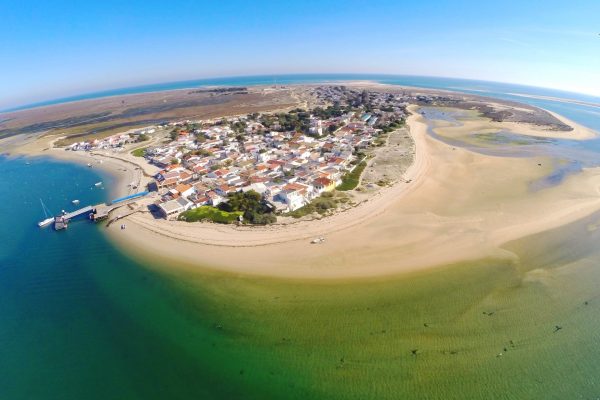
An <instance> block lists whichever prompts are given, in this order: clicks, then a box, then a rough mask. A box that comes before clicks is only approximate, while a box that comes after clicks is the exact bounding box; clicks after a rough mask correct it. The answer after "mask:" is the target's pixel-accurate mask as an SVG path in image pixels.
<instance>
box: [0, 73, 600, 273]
mask: <svg viewBox="0 0 600 400" xmlns="http://www.w3.org/2000/svg"><path fill="white" fill-rule="evenodd" d="M186 96H189V98H188V99H187V100H185V98H186ZM197 96H200V97H199V98H197ZM182 97H183V98H184V99H182ZM190 99H194V100H193V101H192V100H190ZM144 101H146V102H147V103H144V106H143V107H142V106H140V105H138V106H137V108H135V109H134V110H137V111H136V112H133V111H132V108H131V107H125V106H123V109H120V111H119V112H117V111H115V110H114V107H115V106H116V107H117V108H121V105H122V103H123V102H125V103H127V102H132V103H135V102H137V103H143V102H144ZM96 103H100V104H98V105H97V107H98V114H97V115H98V116H97V117H94V118H92V120H91V121H90V118H89V117H90V114H85V115H83V116H80V117H71V119H68V120H67V119H65V118H58V119H55V120H54V122H53V123H52V122H51V121H50V122H49V121H41V120H32V118H34V117H35V116H32V112H31V111H35V112H34V113H33V114H36V113H37V114H38V116H37V118H42V119H43V118H47V114H48V110H45V114H44V113H42V112H41V111H39V110H37V111H36V110H31V111H30V112H29V113H27V118H25V117H22V120H21V121H20V119H19V117H20V115H19V113H18V112H17V113H14V115H10V116H9V117H11V119H10V121H9V122H10V126H11V128H10V129H9V128H5V130H4V132H10V133H12V134H13V137H14V135H21V140H20V141H19V142H18V146H15V148H16V151H19V152H23V153H26V154H50V155H52V156H56V157H61V158H67V159H70V160H74V161H77V162H81V163H84V164H86V165H88V166H89V167H92V168H103V169H105V170H107V171H110V172H111V173H113V174H114V175H115V176H117V177H118V178H119V180H118V183H117V187H116V188H115V189H114V193H113V197H119V199H123V198H127V199H129V200H128V201H127V204H124V205H123V206H122V207H118V208H116V210H115V211H112V212H108V213H107V214H108V215H106V217H107V219H108V222H107V224H106V226H107V227H108V229H107V232H108V233H109V234H110V237H111V238H112V239H113V240H114V241H115V243H116V244H117V245H120V246H122V248H124V249H125V250H126V251H133V252H136V253H138V254H140V255H142V256H146V257H147V258H148V260H149V261H152V260H156V259H167V260H172V261H173V260H174V261H176V264H177V265H180V266H182V267H185V266H192V267H193V268H196V267H198V265H200V266H202V267H204V268H209V269H210V268H216V269H220V270H228V271H235V272H245V273H253V274H261V275H270V276H273V275H275V276H293V277H311V278H315V277H318V278H329V277H331V278H340V277H356V276H376V275H382V274H383V275H385V274H394V273H398V272H409V271H414V270H418V269H422V268H426V267H435V266H437V265H442V264H443V265H446V264H448V263H451V262H453V261H460V260H465V259H478V258H485V257H494V258H495V257H499V258H506V257H509V258H510V257H511V254H510V252H507V251H506V250H504V249H503V247H502V246H503V245H504V244H505V243H507V242H510V241H511V240H514V239H518V238H520V237H523V236H526V235H529V234H533V233H536V232H539V231H542V230H546V229H550V228H552V227H555V226H559V225H563V224H565V223H567V222H568V221H572V220H575V219H577V218H580V217H582V216H585V215H588V214H590V213H591V212H592V211H593V210H595V209H597V207H598V206H599V205H600V200H599V199H598V198H597V195H596V187H597V186H598V183H599V180H600V175H599V173H598V172H597V171H596V170H595V169H590V170H586V171H583V172H582V173H579V174H575V175H573V176H570V177H568V179H566V180H565V182H562V183H561V184H560V185H546V186H544V185H545V182H546V180H547V177H548V176H551V175H553V174H555V173H556V171H557V168H558V167H557V165H558V164H557V162H556V160H557V157H556V155H553V154H550V153H549V152H548V153H544V152H543V151H542V152H537V153H535V154H534V153H531V154H518V152H519V151H526V146H522V145H523V144H524V143H525V144H527V143H530V142H531V141H536V140H537V141H539V143H540V145H542V144H544V143H547V141H549V140H558V139H561V138H562V139H570V140H584V139H588V138H591V137H594V136H595V135H596V134H595V132H592V131H591V130H589V129H587V128H585V127H582V126H579V125H577V124H576V123H574V122H573V121H569V120H568V119H566V118H564V117H562V116H560V115H556V114H554V113H551V112H549V111H546V110H542V109H539V108H536V107H533V106H529V105H525V104H520V103H515V102H511V101H503V100H498V99H491V98H486V97H482V96H475V95H467V94H462V93H455V92H448V91H442V90H432V89H422V88H404V87H397V86H387V85H381V84H376V83H373V82H339V83H332V84H319V85H316V84H315V85H287V86H267V87H252V88H241V87H236V88H229V89H227V88H213V89H206V90H196V91H176V92H175V93H171V94H170V93H167V94H160V95H159V94H150V95H136V96H126V97H125V98H123V99H121V98H117V99H103V100H96V101H95V103H94V104H96ZM171 103H173V104H171ZM102 104H104V106H106V107H108V108H109V109H111V111H110V112H109V111H106V110H103V108H102ZM88 106H89V105H88ZM55 107H57V108H58V109H59V110H58V111H55V117H54V118H57V116H58V115H63V114H62V113H64V112H66V111H64V110H63V111H61V108H66V109H70V110H71V111H72V110H73V109H77V110H79V109H81V108H82V105H81V104H78V103H76V104H67V105H62V106H55ZM89 108H90V107H87V110H88V111H86V112H89ZM91 108H93V107H91ZM148 113H150V114H151V115H152V118H148V117H147V116H146V117H140V115H145V114H148ZM84 117H85V118H87V120H84V119H83V118H84ZM158 117H160V122H157V121H158ZM136 118H137V119H136ZM139 118H141V119H139ZM98 120H100V121H101V122H98ZM124 120H127V122H124ZM149 121H151V122H152V124H151V125H148V124H147V122H149ZM139 124H142V126H137V125H139ZM124 126H127V127H128V128H129V129H127V130H125V131H123V127H124ZM131 126H134V127H131ZM36 127H37V128H36ZM40 127H42V128H43V129H46V130H47V131H46V133H45V134H44V135H42V136H41V137H39V135H33V134H31V131H32V130H34V129H41V128H40ZM0 132H2V131H0ZM28 135H29V136H28ZM536 143H537V142H536ZM535 185H537V187H543V190H536V189H535V188H534V187H535ZM138 195H139V196H138ZM116 221H119V223H117V224H114V223H113V222H116ZM432 249H434V250H433V251H432Z"/></svg>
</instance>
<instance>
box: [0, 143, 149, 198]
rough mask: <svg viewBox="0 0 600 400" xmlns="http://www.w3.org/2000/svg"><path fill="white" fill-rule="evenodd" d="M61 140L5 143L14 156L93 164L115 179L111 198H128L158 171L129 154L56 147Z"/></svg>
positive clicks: (111, 189)
mask: <svg viewBox="0 0 600 400" xmlns="http://www.w3.org/2000/svg"><path fill="white" fill-rule="evenodd" d="M58 139H59V138H57V137H53V136H47V137H42V138H39V139H37V140H26V141H25V142H24V143H22V142H21V143H20V142H16V141H8V140H7V141H6V142H4V143H6V147H5V149H6V150H7V151H10V152H11V154H16V155H23V156H30V157H36V156H44V157H53V158H56V159H60V160H64V161H68V162H74V163H77V164H80V165H86V166H87V165H88V164H90V165H91V168H98V169H100V170H102V171H103V172H105V173H108V174H110V175H111V176H112V177H113V178H114V180H115V183H114V185H113V186H112V187H110V194H111V198H118V197H122V196H127V195H129V194H132V193H134V192H137V191H138V189H134V188H133V187H132V185H131V183H134V185H135V186H137V187H138V188H141V187H143V186H144V185H145V184H146V183H147V182H148V181H149V177H148V175H153V174H154V173H156V171H157V170H158V168H156V167H155V166H153V165H150V164H148V163H145V162H140V161H139V160H138V159H136V157H134V156H132V155H131V154H129V152H124V153H112V152H108V151H105V152H100V151H95V152H81V151H65V150H64V149H62V148H55V147H54V142H56V140H58ZM0 143H2V141H0ZM9 145H10V146H9Z"/></svg>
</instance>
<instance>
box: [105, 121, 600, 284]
mask: <svg viewBox="0 0 600 400" xmlns="http://www.w3.org/2000/svg"><path fill="white" fill-rule="evenodd" d="M408 123H409V126H410V130H411V135H412V136H413V138H414V141H415V145H416V157H415V163H414V165H413V166H412V167H411V168H410V169H409V170H408V171H407V174H406V180H409V181H410V183H403V182H400V183H398V184H396V185H394V186H393V187H391V188H389V189H387V190H384V191H382V193H381V194H379V195H377V196H376V197H374V198H373V199H371V200H369V201H367V202H365V203H363V204H361V205H359V206H357V207H355V208H354V209H351V210H349V211H347V212H344V213H339V214H337V215H334V216H332V217H328V218H325V219H323V220H321V221H306V222H300V223H297V224H294V225H290V226H270V227H235V226H224V225H215V224H188V223H185V222H178V221H164V220H155V219H153V218H152V217H151V216H150V215H148V214H142V215H139V214H138V215H134V216H131V217H128V218H127V229H126V230H125V231H122V230H119V229H113V228H110V229H108V231H109V233H110V236H111V238H112V240H113V241H114V242H115V243H116V244H117V245H119V246H120V247H122V248H123V249H125V250H127V251H129V252H133V253H135V254H138V255H140V256H142V257H151V258H155V257H158V258H164V259H166V260H171V261H172V262H171V263H173V262H175V263H178V264H181V265H183V266H184V268H187V269H192V270H193V269H197V268H209V269H218V270H225V271H230V272H234V273H250V274H259V275H267V276H282V277H297V278H318V279H321V278H353V277H365V276H377V275H394V274H398V273H406V272H410V271H416V270H421V269H426V268H431V267H435V266H438V265H447V264H450V263H454V262H460V261H465V260H475V259H480V258H489V257H493V258H504V259H508V260H510V259H513V258H514V257H515V255H514V254H512V253H511V252H509V251H507V250H505V249H503V248H501V245H502V244H503V243H506V242H508V241H511V240H516V239H518V238H520V237H523V236H526V235H531V234H534V233H538V232H542V231H545V230H548V229H552V228H555V227H559V226H561V225H564V224H567V223H569V222H572V221H574V220H577V219H579V218H582V217H584V216H586V215H589V214H591V213H593V212H594V211H596V210H598V209H600V196H598V195H599V194H600V193H599V190H598V188H599V187H600V170H599V169H588V170H584V171H583V172H582V173H580V174H577V175H574V176H571V177H569V178H568V179H566V180H565V181H564V182H563V183H562V184H560V185H559V186H555V187H551V188H548V189H545V190H541V191H538V192H535V193H530V192H529V190H528V183H529V182H531V181H534V180H537V179H540V178H542V177H544V176H546V175H548V174H550V173H551V167H550V165H551V162H550V160H549V159H548V158H544V157H537V158H510V157H493V156H487V155H482V154H476V153H473V152H470V151H468V150H465V149H461V148H456V147H452V146H449V145H447V144H445V143H442V142H440V141H439V140H436V139H434V138H432V137H430V136H429V135H427V125H426V124H425V122H424V120H423V118H422V117H421V116H420V115H418V114H414V115H413V116H411V117H410V118H409V121H408ZM477 123H479V124H486V123H489V122H486V120H485V119H481V122H480V121H477ZM495 125H497V123H494V127H495ZM471 128H472V126H470V125H468V124H467V125H466V126H465V127H463V128H462V129H467V130H468V129H471ZM456 129H460V128H456ZM511 130H514V127H511ZM540 134H543V132H540ZM539 164H541V165H539ZM317 236H325V237H326V241H325V243H324V244H320V245H312V244H310V243H309V242H310V240H311V239H312V238H314V237H317Z"/></svg>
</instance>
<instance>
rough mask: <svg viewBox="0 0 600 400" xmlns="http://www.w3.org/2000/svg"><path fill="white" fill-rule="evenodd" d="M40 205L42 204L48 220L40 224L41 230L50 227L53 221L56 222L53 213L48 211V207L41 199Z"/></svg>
mask: <svg viewBox="0 0 600 400" xmlns="http://www.w3.org/2000/svg"><path fill="white" fill-rule="evenodd" d="M40 203H41V204H42V210H43V211H44V216H45V217H46V218H45V219H44V220H42V221H40V222H38V226H39V227H40V228H43V227H44V226H48V225H50V224H51V223H52V221H54V217H53V216H52V213H51V212H50V210H48V207H46V205H45V204H44V202H43V201H42V199H40Z"/></svg>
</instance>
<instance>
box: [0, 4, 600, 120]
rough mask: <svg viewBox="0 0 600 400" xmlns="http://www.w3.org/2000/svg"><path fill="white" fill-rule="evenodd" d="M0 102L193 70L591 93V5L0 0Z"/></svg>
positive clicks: (595, 17)
mask: <svg viewBox="0 0 600 400" xmlns="http://www.w3.org/2000/svg"><path fill="white" fill-rule="evenodd" d="M0 15H1V16H2V17H1V23H0V88H1V89H0V109H1V108H5V107H10V106H15V105H19V104H23V103H30V102H34V101H40V100H47V99H52V98H56V97H64V96H68V95H73V94H79V93H82V92H89V91H96V90H103V89H110V88H117V87H124V86H135V85H141V84H147V83H155V82H165V81H176V80H187V79H194V78H204V77H216V76H231V75H255V74H277V73H281V74H284V73H304V72H314V73H318V72H366V73H370V72H375V73H391V74H413V75H432V76H449V77H459V78H473V79H483V80H493V81H502V82H514V83H522V84H529V85H535V86H544V87H551V88H557V89H563V90H570V91H577V92H582V93H588V94H593V95H596V96H600V35H599V34H600V22H599V21H600V17H599V16H600V1H598V0H574V1H569V2H567V1H564V0H563V1H554V0H550V1H524V0H522V1H494V2H485V1H481V0H479V1H460V0H456V1H436V0H429V1H408V2H403V1H376V0H374V1H356V0H355V1H352V0H350V1H328V0H319V1H312V0H304V1H298V2H290V1H236V0H228V1H221V0H204V1H202V0H198V1H172V2H166V1H153V0H145V1H135V0H129V1H122V0H121V1H112V0H103V1H52V0H47V1H30V2H26V1H22V0H21V1H13V0H0Z"/></svg>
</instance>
